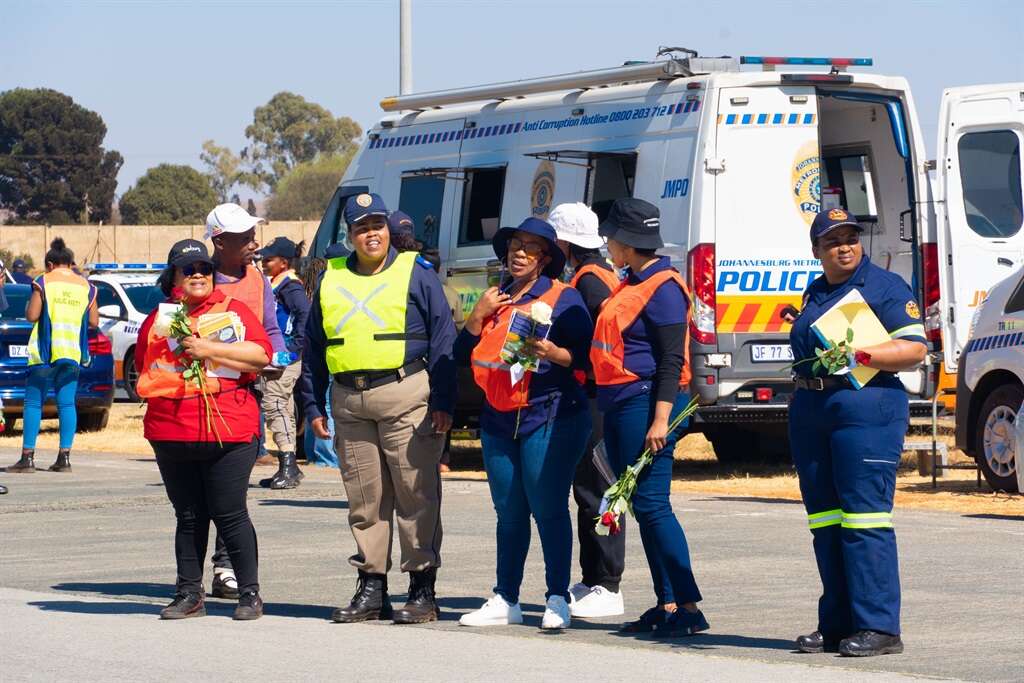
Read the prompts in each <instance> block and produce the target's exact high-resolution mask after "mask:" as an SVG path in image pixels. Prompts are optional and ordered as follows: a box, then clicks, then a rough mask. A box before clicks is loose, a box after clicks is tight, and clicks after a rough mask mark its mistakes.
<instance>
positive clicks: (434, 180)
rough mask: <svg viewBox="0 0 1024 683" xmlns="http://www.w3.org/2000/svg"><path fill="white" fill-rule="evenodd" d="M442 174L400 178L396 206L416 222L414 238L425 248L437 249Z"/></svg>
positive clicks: (441, 200) (441, 202) (442, 196)
mask: <svg viewBox="0 0 1024 683" xmlns="http://www.w3.org/2000/svg"><path fill="white" fill-rule="evenodd" d="M444 182H445V180H444V176H434V175H425V176H413V177H409V178H402V189H401V191H400V192H399V195H398V208H399V210H400V211H404V212H405V213H407V214H409V217H410V218H412V221H413V223H415V224H416V239H417V240H419V241H420V242H423V246H424V247H426V248H427V249H437V242H438V236H439V232H440V229H441V207H442V204H443V202H444Z"/></svg>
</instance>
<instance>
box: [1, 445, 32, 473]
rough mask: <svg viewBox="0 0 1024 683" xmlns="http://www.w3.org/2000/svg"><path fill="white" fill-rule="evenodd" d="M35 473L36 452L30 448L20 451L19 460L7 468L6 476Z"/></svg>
mask: <svg viewBox="0 0 1024 683" xmlns="http://www.w3.org/2000/svg"><path fill="white" fill-rule="evenodd" d="M35 471H36V452H35V451H34V450H32V449H30V448H23V449H21V460H19V461H18V462H16V463H14V464H13V465H8V466H7V472H8V474H28V473H29V472H35Z"/></svg>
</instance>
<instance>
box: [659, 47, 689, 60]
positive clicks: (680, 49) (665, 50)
mask: <svg viewBox="0 0 1024 683" xmlns="http://www.w3.org/2000/svg"><path fill="white" fill-rule="evenodd" d="M674 52H682V53H684V54H686V55H687V56H688V57H697V51H696V50H691V49H690V48H688V47H669V46H667V45H659V46H658V54H656V55H655V58H658V57H664V56H665V55H669V56H670V57H672V58H673V59H675V57H674V56H673V54H672V53H674Z"/></svg>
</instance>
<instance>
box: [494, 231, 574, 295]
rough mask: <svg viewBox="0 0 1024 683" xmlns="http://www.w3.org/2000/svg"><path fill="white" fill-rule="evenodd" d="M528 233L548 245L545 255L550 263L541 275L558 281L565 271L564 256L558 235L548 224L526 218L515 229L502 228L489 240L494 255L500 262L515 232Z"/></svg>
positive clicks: (506, 252)
mask: <svg viewBox="0 0 1024 683" xmlns="http://www.w3.org/2000/svg"><path fill="white" fill-rule="evenodd" d="M517 230H518V231H522V232H528V233H530V234H531V235H536V236H537V237H542V238H543V239H544V241H545V242H547V243H548V250H547V255H548V257H550V259H551V261H550V262H549V263H548V265H546V266H545V267H544V270H543V271H542V273H543V274H544V275H547V276H548V277H549V278H551V279H552V280H555V279H558V278H559V277H560V276H561V275H562V271H563V270H565V254H563V253H562V250H561V249H560V248H559V246H558V241H557V240H558V234H557V233H556V232H555V229H554V228H552V227H551V225H550V224H548V223H546V222H545V221H542V220H541V219H539V218H533V217H532V216H531V217H530V218H527V219H526V220H525V221H523V222H522V223H520V224H519V227H516V228H502V229H501V230H499V231H498V232H497V233H495V235H494V237H493V238H492V239H491V246H493V247H494V255H495V256H497V257H498V258H499V259H501V260H502V262H504V261H505V257H506V256H508V240H509V238H511V237H512V235H513V234H515V232H516V231H517Z"/></svg>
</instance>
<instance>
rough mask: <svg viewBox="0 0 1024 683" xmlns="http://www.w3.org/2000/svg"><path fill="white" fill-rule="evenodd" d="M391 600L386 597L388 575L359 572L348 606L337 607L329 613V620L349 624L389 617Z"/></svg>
mask: <svg viewBox="0 0 1024 683" xmlns="http://www.w3.org/2000/svg"><path fill="white" fill-rule="evenodd" d="M391 615H392V610H391V600H390V599H389V598H388V577H387V575H385V574H367V573H365V572H359V582H358V583H357V584H356V594H355V595H353V596H352V601H351V602H350V603H349V604H348V607H339V608H338V609H336V610H334V613H333V614H332V615H331V621H334V622H336V623H339V624H351V623H353V622H357V621H370V620H372V619H390V618H391Z"/></svg>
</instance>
